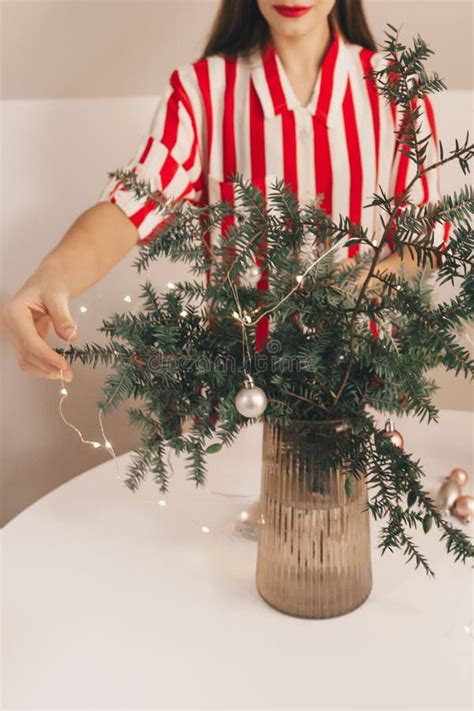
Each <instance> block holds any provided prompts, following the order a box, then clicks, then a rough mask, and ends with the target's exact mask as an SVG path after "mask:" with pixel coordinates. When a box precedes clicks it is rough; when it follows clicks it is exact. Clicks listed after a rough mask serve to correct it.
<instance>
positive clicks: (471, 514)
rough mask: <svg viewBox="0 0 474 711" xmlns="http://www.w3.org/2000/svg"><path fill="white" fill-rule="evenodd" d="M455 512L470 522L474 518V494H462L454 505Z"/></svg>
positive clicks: (466, 521) (465, 521)
mask: <svg viewBox="0 0 474 711" xmlns="http://www.w3.org/2000/svg"><path fill="white" fill-rule="evenodd" d="M453 513H454V514H456V516H457V517H458V518H460V519H461V520H462V522H463V523H469V521H471V519H472V518H474V496H460V497H459V498H457V499H456V501H455V502H454V506H453Z"/></svg>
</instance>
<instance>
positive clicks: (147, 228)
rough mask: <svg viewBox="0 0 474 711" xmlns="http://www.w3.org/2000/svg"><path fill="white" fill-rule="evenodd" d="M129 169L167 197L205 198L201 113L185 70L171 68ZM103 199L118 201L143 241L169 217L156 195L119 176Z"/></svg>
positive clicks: (182, 198) (115, 202) (152, 234)
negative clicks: (138, 193) (137, 191)
mask: <svg viewBox="0 0 474 711" xmlns="http://www.w3.org/2000/svg"><path fill="white" fill-rule="evenodd" d="M123 170H128V171H131V172H133V173H134V174H135V175H136V177H137V178H138V179H139V180H143V181H145V182H147V183H149V184H150V189H151V190H152V191H153V192H154V193H155V192H156V193H157V194H158V195H160V194H161V195H163V196H164V198H166V199H172V200H173V201H174V202H177V201H180V200H189V201H191V202H194V203H196V204H198V203H199V202H200V200H201V198H202V179H203V175H202V165H201V156H200V146H199V141H198V134H197V128H196V119H195V115H194V109H193V105H192V102H191V100H190V98H189V93H188V92H187V91H186V89H185V86H184V84H183V82H182V80H181V77H180V72H179V70H177V69H176V70H174V71H173V73H172V74H171V76H170V78H169V80H168V84H167V87H166V89H165V91H164V92H163V93H162V94H161V95H160V96H159V98H158V103H157V106H156V108H155V111H154V114H153V117H152V120H151V124H150V126H149V129H148V131H147V133H146V134H145V136H144V137H143V138H142V140H141V142H140V144H139V146H138V149H137V151H136V153H135V155H134V156H133V157H132V158H131V160H130V161H129V162H128V164H127V165H126V166H124V168H123ZM98 201H99V202H103V201H106V202H107V201H108V202H112V203H114V204H116V205H118V206H119V207H120V208H121V210H122V211H123V212H124V213H125V215H126V216H127V217H128V218H129V219H130V220H131V222H132V223H133V224H134V225H135V226H136V227H137V229H138V233H139V237H140V240H141V241H142V242H145V241H148V240H150V239H151V238H152V237H155V236H156V235H157V234H158V232H159V230H160V227H161V226H163V225H164V224H165V223H166V221H167V220H168V219H169V216H168V217H165V218H164V217H163V212H161V213H160V212H159V207H158V206H157V204H156V202H155V201H154V200H152V199H150V198H147V197H142V198H137V197H136V195H135V191H134V190H133V189H131V188H128V189H127V188H125V187H124V185H123V183H122V181H120V180H117V179H116V178H112V179H110V180H109V181H108V182H107V183H106V185H105V186H104V188H103V190H102V191H101V193H100V195H99V198H98Z"/></svg>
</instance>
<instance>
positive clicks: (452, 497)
mask: <svg viewBox="0 0 474 711" xmlns="http://www.w3.org/2000/svg"><path fill="white" fill-rule="evenodd" d="M460 496H461V487H460V486H459V484H458V482H457V481H455V480H454V479H450V478H449V477H447V478H446V479H445V480H444V482H443V483H442V484H441V488H440V490H439V491H438V496H437V497H436V507H437V508H438V509H439V510H440V511H444V512H446V513H448V512H450V511H451V509H452V508H453V506H454V504H455V502H456V500H457V499H458V498H459V497H460Z"/></svg>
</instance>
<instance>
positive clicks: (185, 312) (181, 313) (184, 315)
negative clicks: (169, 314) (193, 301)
mask: <svg viewBox="0 0 474 711" xmlns="http://www.w3.org/2000/svg"><path fill="white" fill-rule="evenodd" d="M179 315H180V316H181V317H182V318H186V316H187V315H188V312H187V311H185V310H184V309H183V310H182V311H180V312H179Z"/></svg>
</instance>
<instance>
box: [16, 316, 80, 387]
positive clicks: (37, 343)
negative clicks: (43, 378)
mask: <svg viewBox="0 0 474 711" xmlns="http://www.w3.org/2000/svg"><path fill="white" fill-rule="evenodd" d="M9 328H10V331H11V333H12V337H13V340H14V342H15V345H16V348H17V356H18V361H19V363H20V367H22V364H23V365H27V364H28V363H30V362H31V364H32V365H35V367H38V365H39V364H41V367H42V368H44V369H46V370H47V371H49V370H53V371H56V372H57V375H58V377H59V376H60V370H61V369H62V370H63V374H64V379H65V380H67V379H68V378H69V379H71V378H72V371H71V368H70V366H69V364H68V362H67V360H66V359H65V358H64V357H63V356H62V355H60V354H59V353H56V351H54V350H53V349H52V348H50V346H48V344H47V343H46V342H45V341H44V340H43V339H42V338H41V336H39V335H38V332H37V330H36V327H35V324H34V322H33V317H32V314H31V311H30V309H28V308H25V307H22V308H18V309H15V310H14V311H13V312H12V313H11V316H10V324H9Z"/></svg>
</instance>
